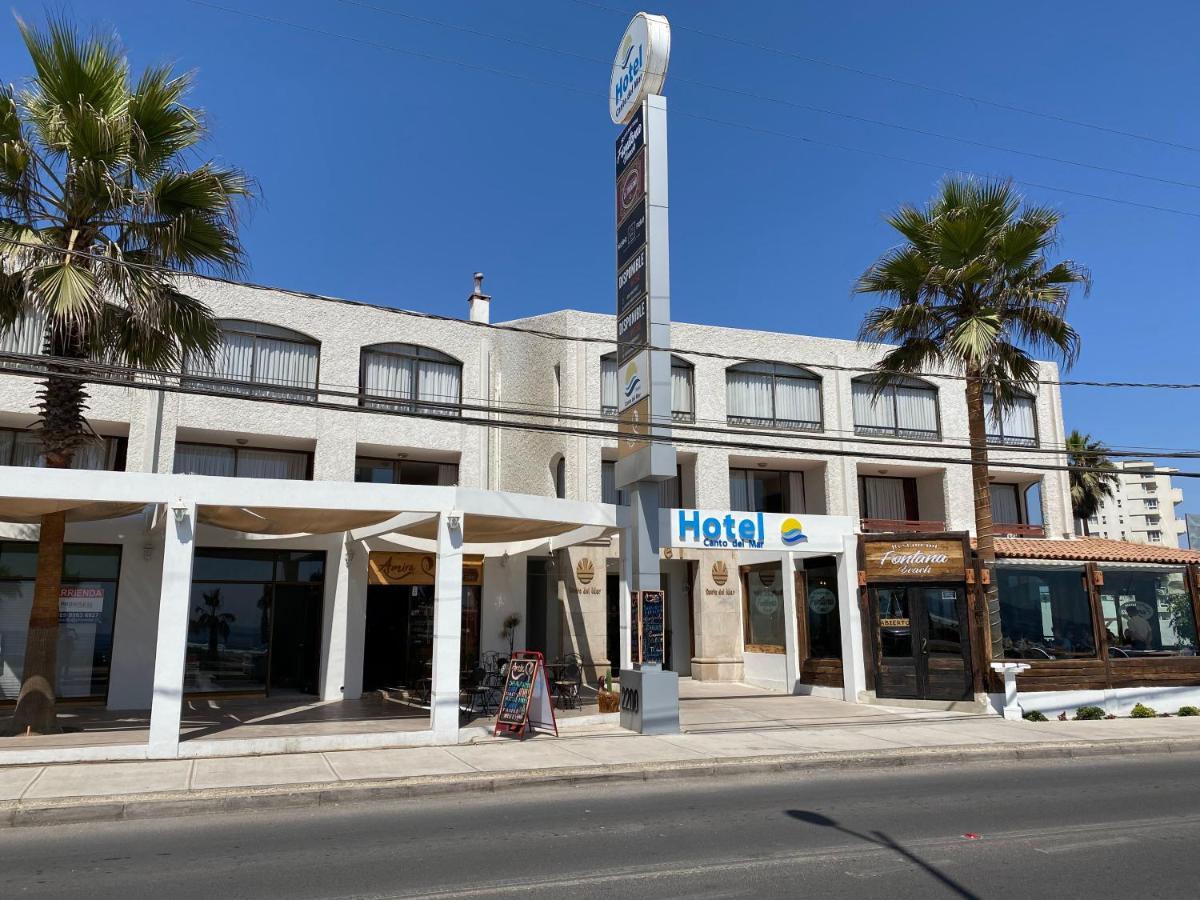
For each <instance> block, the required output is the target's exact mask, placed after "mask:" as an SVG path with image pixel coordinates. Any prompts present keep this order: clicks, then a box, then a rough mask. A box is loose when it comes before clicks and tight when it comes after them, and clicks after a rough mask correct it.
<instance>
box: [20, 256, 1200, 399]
mask: <svg viewBox="0 0 1200 900" xmlns="http://www.w3.org/2000/svg"><path fill="white" fill-rule="evenodd" d="M0 243H3V244H8V245H10V246H13V247H21V248H25V249H29V250H38V251H42V252H51V253H59V254H62V255H64V256H75V257H79V258H82V259H90V260H95V261H97V262H102V263H105V264H107V265H117V266H125V267H127V268H132V269H137V270H140V271H146V272H154V273H157V274H160V275H166V276H169V277H171V278H179V279H189V278H191V279H195V280H197V281H211V282H214V283H216V284H224V285H229V286H231V287H240V288H249V289H251V290H258V291H274V292H276V293H279V294H286V295H288V296H291V297H301V298H304V299H308V300H322V301H324V302H326V303H342V304H345V305H347V306H356V307H367V308H369V309H377V310H380V311H382V312H386V313H391V314H393V315H399V316H409V317H412V318H416V319H425V320H428V321H433V322H445V323H448V324H453V325H459V326H464V327H467V328H483V329H487V330H492V331H503V332H510V333H514V334H523V335H528V336H530V337H536V338H542V339H545V340H554V341H573V342H576V343H581V344H602V345H604V346H607V347H611V346H614V345H615V344H616V343H617V340H616V338H603V337H592V336H590V335H572V334H563V333H561V332H557V331H549V330H546V329H541V328H530V327H527V326H523V325H513V324H509V323H504V322H476V321H473V320H470V319H459V318H456V317H454V316H447V315H442V314H440V313H431V312H422V311H419V310H412V309H400V308H398V307H394V306H377V305H374V304H369V303H363V302H361V301H358V300H346V299H344V298H342V297H330V296H328V295H326V294H318V293H314V292H312V291H301V290H297V289H294V288H286V287H278V286H275V285H267V284H259V283H255V282H251V281H238V280H236V279H233V278H227V277H225V276H222V275H215V274H212V273H208V272H181V271H179V270H178V269H172V268H169V267H167V266H158V265H151V264H149V263H140V262H133V261H130V260H126V259H114V258H112V257H109V256H104V255H102V254H98V253H92V252H90V251H87V250H75V249H67V248H65V247H53V246H49V245H46V244H35V243H31V242H28V241H19V240H16V239H15V238H8V237H3V236H0ZM590 315H602V314H601V313H591V314H590ZM531 318H536V317H531ZM678 324H680V325H687V324H690V323H686V322H681V323H678ZM713 327H724V326H713ZM730 330H737V329H730ZM831 340H836V339H831ZM642 349H645V350H659V351H662V352H664V353H674V354H677V355H681V356H694V357H697V358H706V359H719V360H725V361H729V362H739V363H742V362H754V363H774V364H778V365H788V366H799V367H801V368H806V369H819V370H825V371H830V372H857V373H870V374H881V373H882V374H889V375H903V376H912V377H926V378H940V379H943V380H946V381H966V376H965V375H959V374H957V373H954V372H926V371H919V372H900V371H896V370H881V369H878V368H876V367H874V366H846V365H840V364H837V363H822V362H806V361H796V360H786V359H770V358H766V357H753V356H746V355H738V354H734V353H721V352H719V351H715V350H699V349H694V348H687V347H660V346H657V345H655V344H646V345H644V347H643V348H642ZM1036 383H1037V384H1039V385H1048V386H1065V387H1099V388H1153V389H1170V390H1194V389H1200V382H1147V381H1087V380H1072V379H1049V378H1047V379H1040V380H1038V381H1037V382H1036Z"/></svg>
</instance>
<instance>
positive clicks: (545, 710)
mask: <svg viewBox="0 0 1200 900" xmlns="http://www.w3.org/2000/svg"><path fill="white" fill-rule="evenodd" d="M530 728H546V729H551V730H553V731H554V736H555V737H558V722H557V721H555V718H554V706H553V704H551V702H550V682H549V681H548V680H547V678H546V661H545V659H544V658H543V657H542V654H540V653H538V652H537V651H536V650H518V651H517V652H516V653H514V654H513V658H512V659H510V660H509V661H508V674H507V676H506V677H505V679H504V689H503V690H502V691H501V692H500V708H499V709H498V710H497V711H496V728H495V730H494V731H493V732H492V736H493V737H496V736H498V735H501V734H511V735H516V736H517V737H519V738H521V740H524V739H525V732H526V731H528V730H529V729H530Z"/></svg>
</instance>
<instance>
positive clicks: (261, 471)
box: [236, 448, 308, 481]
mask: <svg viewBox="0 0 1200 900" xmlns="http://www.w3.org/2000/svg"><path fill="white" fill-rule="evenodd" d="M236 474H237V477H238V478H289V479H292V480H293V481H303V480H304V478H305V476H307V475H308V458H307V457H306V456H305V455H304V454H303V453H287V452H284V451H282V450H248V449H244V448H243V449H240V450H238V452H237V473H236Z"/></svg>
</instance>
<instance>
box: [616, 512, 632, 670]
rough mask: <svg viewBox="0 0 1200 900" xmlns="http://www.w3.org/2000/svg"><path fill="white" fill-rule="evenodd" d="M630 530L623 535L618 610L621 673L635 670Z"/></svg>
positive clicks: (621, 539) (621, 538)
mask: <svg viewBox="0 0 1200 900" xmlns="http://www.w3.org/2000/svg"><path fill="white" fill-rule="evenodd" d="M628 534H629V531H628V529H626V530H625V531H623V532H622V533H621V537H620V541H621V559H620V562H621V578H620V588H619V590H618V593H619V596H620V608H619V610H618V616H619V627H620V629H621V671H622V672H625V671H628V670H629V669H632V668H633V632H632V630H631V627H632V622H631V615H630V614H631V613H632V611H633V610H632V607H631V605H630V596H629V586H630V585H631V584H632V583H633V555H632V554H631V553H630V552H629V549H628V547H627V546H626V544H627V536H628Z"/></svg>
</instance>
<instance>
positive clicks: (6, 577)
mask: <svg viewBox="0 0 1200 900" xmlns="http://www.w3.org/2000/svg"><path fill="white" fill-rule="evenodd" d="M120 569H121V548H120V547H118V546H110V545H106V544H67V545H66V547H65V548H64V554H63V575H62V589H61V591H60V592H59V601H58V666H57V672H56V688H57V694H58V696H59V697H61V698H64V699H66V698H79V697H104V696H106V695H107V694H108V679H109V670H110V668H111V666H112V649H113V628H114V623H115V621H116V613H117V584H118V574H119V572H120ZM36 570H37V544H36V543H32V542H24V541H22V542H17V541H4V542H0V700H15V699H16V698H17V695H18V694H19V693H20V691H21V679H22V677H23V675H24V668H25V640H26V636H27V634H28V632H29V612H30V610H31V609H32V608H33V587H34V580H35V577H36Z"/></svg>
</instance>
